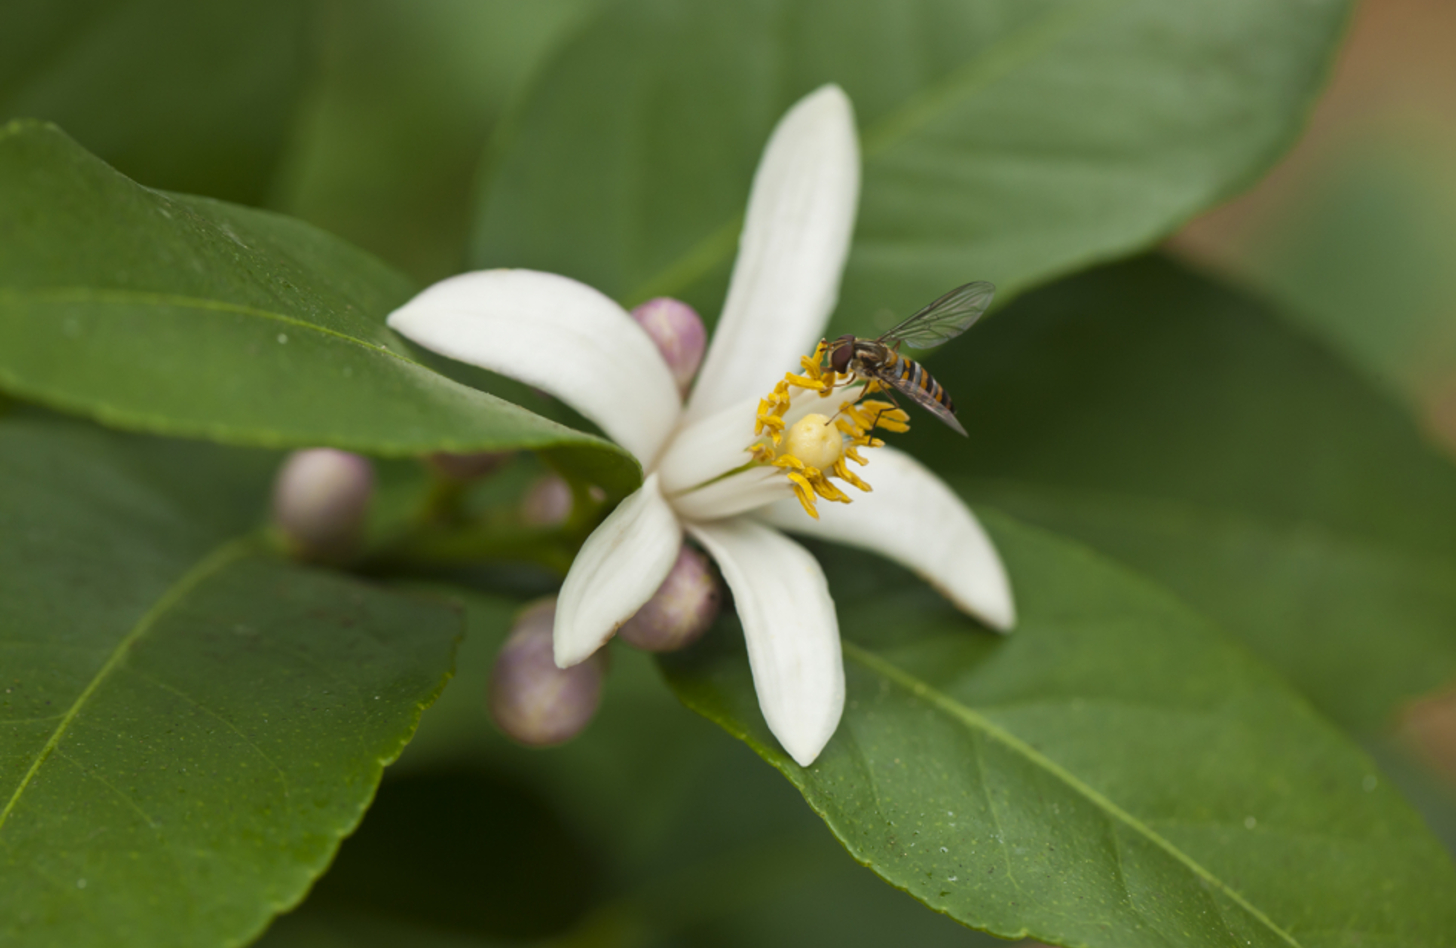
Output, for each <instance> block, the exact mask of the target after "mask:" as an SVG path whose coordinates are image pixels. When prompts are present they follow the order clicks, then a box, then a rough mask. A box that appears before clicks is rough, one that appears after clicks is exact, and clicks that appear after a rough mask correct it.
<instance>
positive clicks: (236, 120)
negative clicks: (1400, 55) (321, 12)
mask: <svg viewBox="0 0 1456 948" xmlns="http://www.w3.org/2000/svg"><path fill="white" fill-rule="evenodd" d="M309 20H310V16H309V4H306V3H298V2H295V0H261V2H258V0H255V2H250V3H195V2H193V0H8V2H7V3H5V4H3V5H0V122H3V121H4V120H6V119H10V118H33V119H47V120H49V121H53V122H56V123H57V124H59V125H60V126H61V127H63V128H65V129H66V131H67V132H69V133H70V134H71V135H72V136H74V137H75V138H77V139H78V140H79V141H80V142H81V143H82V144H84V145H85V146H86V147H87V148H89V149H90V150H91V151H93V152H95V153H96V154H98V155H100V156H101V157H102V158H103V159H104V160H105V161H107V162H109V163H110V164H112V165H115V166H116V167H117V168H120V169H121V171H122V172H123V173H124V174H126V175H128V176H130V177H133V178H135V179H137V180H138V181H141V182H142V183H143V184H147V185H150V186H152V187H157V188H168V189H171V190H177V191H191V192H195V193H198V194H206V195H209V196H211V197H215V198H222V199H225V200H229V201H242V202H244V203H248V204H260V203H262V202H263V201H264V199H265V198H266V197H267V196H268V193H269V190H270V187H271V185H272V180H273V175H274V172H275V170H276V168H277V166H278V162H279V159H280V157H281V155H282V152H283V147H284V143H285V141H286V140H287V137H288V134H289V131H290V125H291V124H292V122H293V118H294V110H295V107H296V104H297V100H298V98H299V95H300V93H301V92H302V90H303V86H304V80H305V77H306V74H307V67H308V53H309V43H308V25H309Z"/></svg>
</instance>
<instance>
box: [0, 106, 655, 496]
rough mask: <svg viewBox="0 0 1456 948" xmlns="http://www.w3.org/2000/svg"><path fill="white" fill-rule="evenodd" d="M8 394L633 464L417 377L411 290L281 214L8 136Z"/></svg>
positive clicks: (126, 420) (346, 442) (2, 306)
mask: <svg viewBox="0 0 1456 948" xmlns="http://www.w3.org/2000/svg"><path fill="white" fill-rule="evenodd" d="M0 248H3V253H0V386H3V387H5V388H7V389H9V390H11V391H12V392H15V393H16V394H19V395H21V396H22V397H25V398H29V399H32V400H34V401H37V402H41V403H43V404H46V405H48V406H50V407H54V408H59V409H63V410H66V411H72V412H79V413H82V414H86V415H89V416H92V417H94V418H97V419H99V420H102V421H104V422H106V423H108V424H112V425H116V426H119V427H126V428H132V429H139V430H143V431H149V432H155V433H160V434H170V435H182V436H192V437H207V438H212V439H216V440H220V441H226V442H231V443H238V444H249V445H266V446H299V447H302V446H309V445H330V446H334V447H341V448H347V449H350V450H356V451H363V452H366V453H374V454H385V455H402V454H421V453H426V452H429V451H436V450H455V451H472V450H490V449H499V448H537V449H557V450H560V451H561V452H563V453H571V454H572V457H570V458H569V459H568V463H570V464H572V465H573V466H576V467H579V468H580V469H582V470H583V472H584V473H586V474H587V475H588V476H591V477H594V478H596V479H597V480H598V481H599V482H601V483H602V484H603V485H604V486H608V487H612V488H630V487H631V486H634V485H635V483H636V481H637V476H638V475H637V466H636V464H635V462H634V461H632V460H631V458H629V457H627V456H626V455H625V454H624V453H623V452H621V451H620V450H619V449H617V448H615V447H613V446H611V445H608V444H607V443H606V442H604V441H602V440H601V439H599V438H594V437H592V436H590V435H585V434H582V433H580V432H577V431H573V430H571V429H569V428H566V427H564V426H562V425H559V424H556V423H554V422H551V421H547V420H546V419H544V418H541V417H539V416H537V415H534V414H532V413H531V412H529V411H527V410H525V409H523V408H520V407H519V406H517V405H514V404H511V403H509V402H506V401H504V400H502V399H500V398H496V397H494V396H491V395H489V394H486V393H484V392H482V391H479V390H477V389H474V388H471V387H468V386H466V385H463V384H460V383H459V382H456V381H453V380H452V379H450V378H448V377H446V376H444V375H441V374H440V373H439V372H436V371H434V370H433V369H431V368H428V367H427V366H426V365H424V364H422V363H421V362H418V361H416V360H415V357H414V355H412V354H411V350H410V349H409V348H407V347H406V345H405V344H404V343H403V341H402V340H401V339H400V338H399V337H398V336H396V335H394V333H392V332H391V331H390V330H389V329H387V328H386V327H385V325H384V318H385V316H386V315H387V314H388V313H389V312H390V310H391V309H393V308H394V307H395V306H397V305H399V304H400V303H402V302H403V301H405V300H406V299H408V298H409V296H410V295H411V293H412V287H411V286H410V284H409V283H408V282H407V281H406V280H405V279H404V278H403V277H400V276H399V275H397V274H396V273H394V272H393V271H391V270H389V269H388V268H386V267H385V266H384V265H383V264H381V263H379V262H378V261H377V260H375V259H373V258H372V257H369V256H367V255H365V254H363V253H361V252H359V251H357V250H354V249H353V248H351V247H349V246H348V245H347V244H344V243H342V242H341V241H338V240H336V239H334V238H332V237H329V236H328V235H326V234H324V233H322V232H321V231H317V230H314V229H313V228H311V227H308V226H307V225H304V224H300V223H298V222H296V221H292V220H289V219H287V218H284V217H279V216H277V215H273V214H268V213H264V212H261V211H253V210H248V209H245V208H240V207H236V206H232V205H227V204H221V203H218V202H214V201H208V200H204V199H199V198H189V197H181V196H177V195H170V194H164V193H160V192H157V191H152V190H149V189H146V188H142V187H139V186H138V185H136V184H135V183H133V182H131V181H129V180H127V179H126V178H124V177H122V176H121V175H119V174H117V173H116V172H115V171H113V170H112V169H110V168H108V167H107V166H106V165H104V164H102V163H101V162H100V161H99V160H97V159H96V158H94V157H93V156H91V155H89V154H87V153H86V152H85V151H84V150H82V149H81V148H79V147H78V146H77V145H76V144H75V143H74V142H72V141H70V140H69V139H68V138H66V137H65V135H63V134H62V133H60V132H59V131H57V130H55V129H54V128H51V127H47V126H42V125H37V124H33V123H32V124H26V123H15V124H11V125H10V126H7V127H6V128H5V129H3V130H0Z"/></svg>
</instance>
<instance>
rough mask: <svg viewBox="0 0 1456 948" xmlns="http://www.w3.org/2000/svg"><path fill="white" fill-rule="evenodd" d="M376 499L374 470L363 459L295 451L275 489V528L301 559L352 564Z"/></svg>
mask: <svg viewBox="0 0 1456 948" xmlns="http://www.w3.org/2000/svg"><path fill="white" fill-rule="evenodd" d="M373 493H374V469H373V468H372V467H371V466H370V465H369V462H368V461H367V460H366V459H364V458H362V457H360V456H359V455H357V454H350V453H349V452H347V451H336V450H334V449H333V448H310V449H308V450H306V451H295V452H293V454H291V455H289V457H288V460H287V461H285V462H283V467H282V468H280V469H279V471H278V478H277V480H275V481H274V483H273V522H274V524H275V525H276V526H277V527H278V529H279V531H280V532H281V533H282V534H283V536H284V538H285V539H286V540H287V541H288V544H289V545H290V546H291V547H292V548H293V552H294V553H296V554H297V555H299V556H303V557H306V558H309V559H326V560H333V559H343V558H347V557H348V556H349V555H350V554H351V553H353V552H354V551H355V550H356V549H357V548H358V545H359V542H360V540H361V538H362V536H363V532H364V522H365V517H366V515H367V514H368V510H369V500H370V497H371V496H372V495H373Z"/></svg>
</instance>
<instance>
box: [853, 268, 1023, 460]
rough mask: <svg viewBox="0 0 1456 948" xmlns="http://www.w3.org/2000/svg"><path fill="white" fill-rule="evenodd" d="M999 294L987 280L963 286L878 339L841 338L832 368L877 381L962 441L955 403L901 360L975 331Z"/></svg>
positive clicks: (919, 370) (930, 379) (921, 372)
mask: <svg viewBox="0 0 1456 948" xmlns="http://www.w3.org/2000/svg"><path fill="white" fill-rule="evenodd" d="M995 293H996V288H995V287H994V286H992V285H991V284H989V283H987V282H985V281H984V280H979V281H977V282H975V283H967V284H966V285H965V286H958V287H956V288H955V289H953V290H951V291H950V292H949V293H947V294H945V295H944V296H942V297H941V298H940V299H938V300H936V301H935V302H933V303H931V304H930V305H929V306H926V307H925V308H924V309H922V310H920V311H919V312H917V313H915V314H914V315H912V316H910V317H908V318H907V319H905V320H904V321H902V322H901V323H900V324H899V325H897V326H895V327H894V328H892V329H890V330H889V331H888V332H886V333H884V334H883V335H881V336H880V337H879V338H877V339H861V338H859V337H858V336H854V335H844V336H840V337H839V338H838V339H836V340H834V341H833V342H831V343H830V344H829V367H830V368H832V369H833V370H834V371H836V372H839V373H841V374H843V373H846V372H848V373H853V374H854V375H855V376H856V377H857V378H860V379H863V380H865V381H869V380H874V381H876V382H880V383H882V384H883V385H884V386H885V387H886V388H893V389H895V390H896V391H899V392H902V393H904V394H905V395H908V396H909V397H910V400H911V401H913V402H915V404H917V405H919V406H920V407H921V408H924V409H925V410H926V411H928V412H930V413H931V414H932V415H934V416H935V417H937V418H939V419H940V420H941V421H943V422H945V423H946V424H947V425H949V426H950V427H951V428H952V429H954V430H955V431H958V432H960V433H961V434H962V435H964V434H965V433H966V429H965V428H962V427H961V423H960V422H959V421H957V420H956V416H955V403H954V402H952V401H951V400H950V396H949V395H947V394H946V392H945V389H944V388H942V387H941V385H940V383H939V382H937V381H936V380H935V379H934V378H933V377H932V376H931V374H930V373H929V372H927V371H926V370H925V367H924V366H922V365H921V364H920V363H919V362H916V361H915V360H914V359H911V358H909V357H908V356H902V355H900V352H899V349H900V346H901V345H902V344H903V345H907V346H910V347H911V348H912V349H925V348H928V347H930V346H938V345H940V344H941V343H942V342H948V341H949V340H951V339H954V338H955V337H956V336H959V335H960V334H961V333H963V332H965V331H966V330H967V329H970V328H971V324H972V323H974V322H975V321H976V320H977V319H980V318H981V314H982V313H984V312H985V311H986V307H988V306H990V305H991V297H992V296H994V295H995Z"/></svg>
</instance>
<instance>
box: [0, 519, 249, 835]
mask: <svg viewBox="0 0 1456 948" xmlns="http://www.w3.org/2000/svg"><path fill="white" fill-rule="evenodd" d="M254 545H255V539H254V536H253V535H252V534H247V535H244V536H241V537H235V538H233V539H231V540H228V541H227V542H226V543H224V544H222V545H221V546H219V547H216V548H215V549H213V550H212V552H210V553H208V554H207V555H206V556H204V557H203V558H202V559H201V560H199V561H198V562H197V563H196V564H195V565H194V566H192V568H191V569H189V570H188V571H187V572H185V573H183V574H182V576H181V578H179V579H178V580H177V581H176V582H175V583H173V584H172V585H171V586H170V587H168V588H167V590H166V591H165V592H163V593H162V595H161V596H160V597H158V599H157V601H156V602H155V603H154V604H153V605H152V607H151V608H150V609H148V610H147V611H146V613H145V614H144V615H143V616H142V617H141V618H140V619H139V620H137V623H136V625H134V626H132V627H131V629H130V630H128V631H127V633H126V635H124V636H122V638H121V640H120V641H119V642H117V644H116V646H115V647H114V648H113V649H112V650H111V654H110V655H109V656H108V657H107V659H106V662H105V663H104V664H103V665H102V666H101V668H100V669H98V670H97V672H96V674H95V675H93V676H92V677H91V680H90V682H88V683H87V685H86V687H85V688H84V689H83V690H82V691H81V694H80V695H78V696H77V698H76V700H75V701H74V702H73V703H72V704H71V706H70V707H69V708H68V709H67V710H66V712H65V714H64V715H63V716H62V717H61V721H60V723H59V724H57V725H56V729H55V730H54V731H52V732H51V736H50V738H49V739H47V740H46V742H45V745H44V746H43V747H41V749H40V751H39V752H38V753H37V754H36V755H35V760H34V761H32V762H31V765H30V769H29V770H27V771H26V772H25V776H23V777H21V778H20V783H19V784H17V785H16V787H15V792H14V793H12V794H11V795H10V799H9V800H8V801H7V802H6V804H5V809H3V810H0V832H3V831H4V828H5V823H6V821H7V820H8V819H9V818H10V814H11V813H12V812H14V810H15V808H16V806H17V805H19V802H20V798H21V795H22V794H23V793H24V792H25V791H26V789H27V788H28V787H29V786H30V784H31V782H32V781H33V780H34V779H35V775H36V774H37V773H38V772H39V771H40V768H41V767H42V765H44V764H45V762H46V761H47V760H48V759H49V758H50V756H51V754H53V753H54V752H55V751H56V748H57V747H59V746H60V743H61V739H62V738H63V737H65V735H66V731H67V730H68V729H69V728H70V726H71V722H72V721H74V720H75V719H76V717H77V715H79V714H80V713H81V711H82V709H84V708H85V706H86V703H87V702H88V701H89V700H90V699H91V696H92V695H93V694H95V693H96V690H97V689H98V688H100V687H101V685H102V684H103V683H104V682H105V681H106V680H107V679H108V678H109V677H110V676H111V673H112V672H114V671H115V670H116V669H117V668H118V667H120V665H121V663H122V661H123V660H124V659H125V658H126V656H127V654H128V653H129V652H130V651H131V647H132V646H133V645H134V644H136V642H137V640H138V639H140V638H141V637H142V636H143V635H145V634H146V633H147V632H149V631H150V630H151V629H152V628H154V627H155V626H156V624H157V623H158V622H159V621H160V620H161V619H162V617H163V616H164V615H166V613H167V612H168V611H169V610H170V609H172V608H173V607H174V606H176V605H177V604H178V603H180V602H181V601H182V600H183V599H185V598H187V596H188V595H189V594H191V593H192V591H193V590H194V589H196V588H197V587H198V586H199V585H201V584H202V583H203V582H204V581H206V580H207V579H209V578H210V577H211V576H213V575H214V574H216V573H217V572H218V571H220V570H222V569H224V568H226V567H227V566H230V565H231V564H232V563H234V562H236V561H237V560H239V559H241V558H242V557H243V556H245V555H247V554H248V553H250V552H251V551H252V550H253V547H254Z"/></svg>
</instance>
